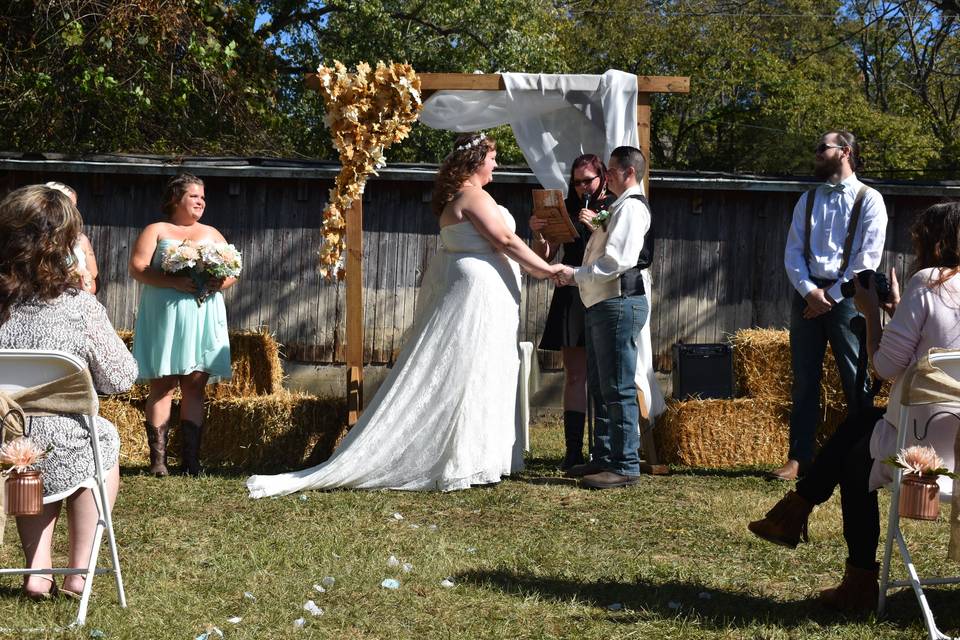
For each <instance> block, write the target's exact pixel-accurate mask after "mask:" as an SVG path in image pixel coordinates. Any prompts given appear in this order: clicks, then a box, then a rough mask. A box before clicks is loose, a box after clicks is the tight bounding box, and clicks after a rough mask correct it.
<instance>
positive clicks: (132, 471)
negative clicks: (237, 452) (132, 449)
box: [120, 465, 290, 481]
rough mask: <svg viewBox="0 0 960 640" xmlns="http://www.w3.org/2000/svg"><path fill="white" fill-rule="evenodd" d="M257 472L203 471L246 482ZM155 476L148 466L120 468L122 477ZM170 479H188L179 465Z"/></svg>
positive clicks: (173, 467)
mask: <svg viewBox="0 0 960 640" xmlns="http://www.w3.org/2000/svg"><path fill="white" fill-rule="evenodd" d="M285 471H290V469H286V468H277V469H276V470H275V471H274V470H269V471H266V472H256V473H283V472H285ZM253 473H255V472H252V471H248V470H246V469H241V468H240V467H212V468H205V469H204V470H203V475H204V476H210V477H213V478H233V479H236V480H246V479H247V478H248V477H249V476H250V475H251V474H253ZM152 475H153V474H151V473H150V470H149V467H147V466H146V465H143V466H138V467H133V466H121V467H120V477H121V478H125V477H136V476H150V477H152ZM170 477H171V478H174V477H178V478H186V477H188V476H187V475H186V474H185V473H184V472H183V471H181V470H180V467H179V466H178V465H171V466H170ZM157 480H158V481H162V478H157Z"/></svg>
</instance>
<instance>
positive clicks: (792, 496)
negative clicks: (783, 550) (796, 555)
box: [747, 491, 813, 549]
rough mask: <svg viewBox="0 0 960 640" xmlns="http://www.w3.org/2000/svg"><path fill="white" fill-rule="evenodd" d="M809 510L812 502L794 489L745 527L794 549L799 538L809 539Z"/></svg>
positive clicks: (766, 538)
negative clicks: (764, 514)
mask: <svg viewBox="0 0 960 640" xmlns="http://www.w3.org/2000/svg"><path fill="white" fill-rule="evenodd" d="M811 511H813V503H812V502H810V501H809V500H807V499H806V498H804V497H803V496H801V495H800V494H799V493H797V492H796V491H788V492H787V495H785V496H784V497H783V498H782V499H781V500H780V502H778V503H777V504H775V505H773V508H772V509H770V511H768V512H767V515H766V516H764V517H763V519H761V520H754V521H753V522H751V523H750V524H748V525H747V529H749V530H750V532H751V533H752V534H753V535H755V536H757V537H760V538H763V539H764V540H766V541H768V542H772V543H774V544H779V545H781V546H784V547H790V548H791V549H796V548H797V545H798V544H800V541H801V540H802V541H803V542H807V541H808V540H809V538H808V537H807V520H808V519H809V518H810V512H811Z"/></svg>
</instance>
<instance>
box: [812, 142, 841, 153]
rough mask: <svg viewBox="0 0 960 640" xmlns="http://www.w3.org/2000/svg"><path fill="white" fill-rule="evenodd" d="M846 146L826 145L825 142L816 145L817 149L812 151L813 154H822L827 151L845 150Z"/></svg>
mask: <svg viewBox="0 0 960 640" xmlns="http://www.w3.org/2000/svg"><path fill="white" fill-rule="evenodd" d="M846 148H847V145H845V144H827V143H826V142H821V143H820V144H818V145H817V148H816V149H814V152H815V153H823V152H824V151H826V150H827V149H846Z"/></svg>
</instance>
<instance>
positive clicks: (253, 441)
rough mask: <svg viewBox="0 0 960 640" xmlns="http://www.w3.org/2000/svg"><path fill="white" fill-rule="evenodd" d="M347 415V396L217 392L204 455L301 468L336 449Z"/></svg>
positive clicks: (214, 461) (245, 465) (218, 461)
mask: <svg viewBox="0 0 960 640" xmlns="http://www.w3.org/2000/svg"><path fill="white" fill-rule="evenodd" d="M345 416H346V403H345V400H344V399H343V398H318V397H316V396H310V395H304V394H297V393H291V392H289V391H281V392H280V393H275V394H271V395H268V396H252V397H234V398H215V399H212V400H210V401H209V402H208V403H207V421H206V432H205V434H204V440H203V447H202V450H201V455H200V458H201V460H202V461H203V462H204V464H206V465H208V466H215V465H230V466H235V467H240V468H242V469H246V470H264V469H275V468H277V467H283V468H301V467H304V466H307V463H308V461H309V462H310V463H312V464H313V463H318V462H321V461H322V460H325V459H327V458H328V457H329V456H330V454H331V453H333V449H334V447H335V446H336V444H337V442H339V441H340V438H342V436H343V435H344V433H346V424H345V423H346V420H345ZM174 444H175V443H174Z"/></svg>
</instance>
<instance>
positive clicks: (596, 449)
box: [585, 296, 650, 476]
mask: <svg viewBox="0 0 960 640" xmlns="http://www.w3.org/2000/svg"><path fill="white" fill-rule="evenodd" d="M649 313H650V305H649V303H648V302H647V297H646V296H625V297H620V298H609V299H607V300H604V301H603V302H598V303H597V304H595V305H593V306H592V307H589V308H587V311H586V319H585V325H586V327H585V329H586V343H587V387H588V390H589V393H590V397H591V398H592V400H593V407H594V416H595V420H594V438H593V443H592V445H591V446H592V449H591V452H592V453H593V461H594V462H596V463H597V464H598V465H600V466H601V467H603V468H604V469H608V470H610V471H615V472H617V473H621V474H624V475H628V476H635V475H640V454H639V451H638V450H639V448H640V431H639V428H638V421H639V419H640V407H639V405H638V404H637V387H636V382H635V379H636V374H637V341H638V340H639V339H640V330H641V329H642V328H643V325H644V323H645V322H646V321H647V315H649Z"/></svg>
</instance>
